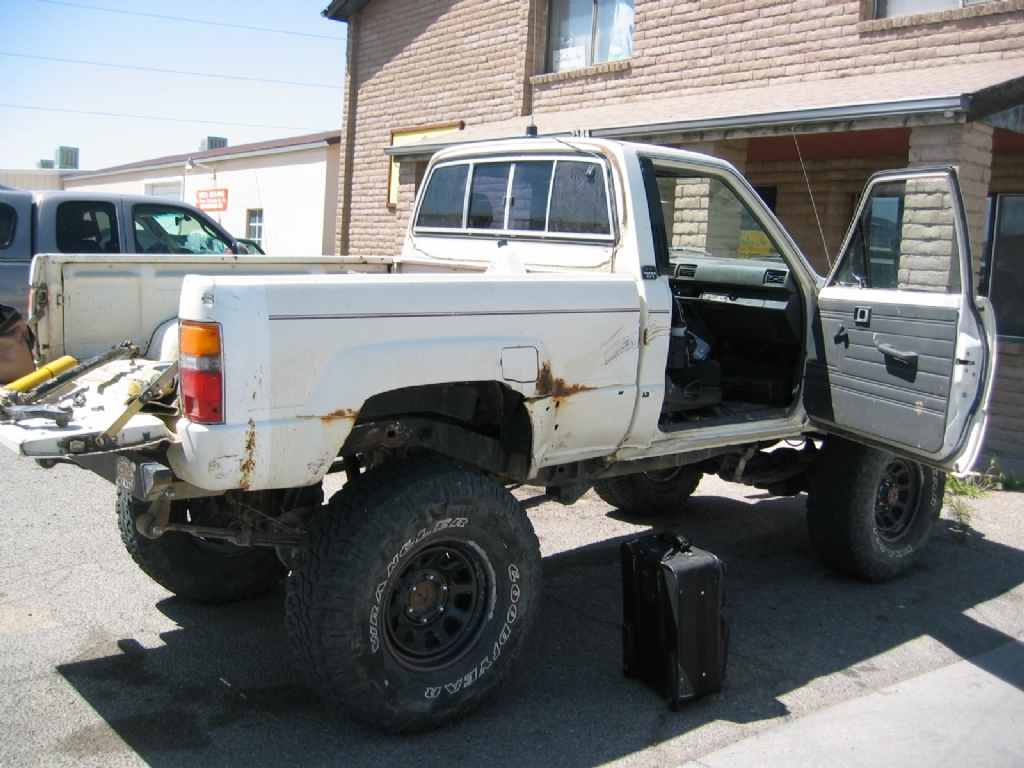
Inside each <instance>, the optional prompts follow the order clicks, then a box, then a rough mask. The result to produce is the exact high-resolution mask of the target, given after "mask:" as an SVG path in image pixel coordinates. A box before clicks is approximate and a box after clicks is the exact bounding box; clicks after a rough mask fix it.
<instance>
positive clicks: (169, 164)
mask: <svg viewBox="0 0 1024 768" xmlns="http://www.w3.org/2000/svg"><path fill="white" fill-rule="evenodd" d="M332 143H337V142H330V141H317V142H312V143H310V144H293V145H292V146H288V147H272V148H269V149H255V150H253V151H252V152H237V153H235V154H223V155H214V156H210V155H208V154H204V155H203V156H202V157H200V158H199V160H202V161H203V162H211V163H224V162H227V161H229V160H242V159H244V158H247V157H262V156H264V155H283V154H286V153H288V152H300V151H303V150H307V149H318V148H320V147H328V146H330V145H331V144H332ZM199 154H200V153H198V152H197V153H196V154H195V155H182V156H181V157H180V158H178V157H175V158H174V159H173V160H170V161H166V162H161V163H158V164H154V165H144V164H136V165H130V166H119V167H117V168H105V169H103V170H99V171H85V172H83V173H79V174H76V175H75V177H74V178H75V179H98V178H102V177H104V176H120V175H121V174H125V173H140V172H143V171H159V170H161V169H163V168H179V169H181V170H182V172H184V167H185V163H186V162H187V161H188V160H189V159H192V160H196V158H197V157H198V155H199Z"/></svg>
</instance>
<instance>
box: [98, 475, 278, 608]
mask: <svg viewBox="0 0 1024 768" xmlns="http://www.w3.org/2000/svg"><path fill="white" fill-rule="evenodd" d="M148 509H149V504H148V503H146V502H142V501H137V500H136V499H134V498H132V497H131V495H130V494H128V493H127V492H126V491H124V490H122V489H120V488H119V489H118V491H117V523H118V528H119V529H120V531H121V541H123V542H124V545H125V547H127V548H128V552H129V553H130V554H131V556H132V559H133V560H134V561H135V562H136V563H138V565H139V567H140V568H142V570H143V571H145V573H146V575H147V576H149V577H150V578H151V579H153V581H155V582H156V583H157V584H159V585H160V586H162V587H164V588H165V589H168V590H170V591H171V592H173V593H174V594H176V595H177V596H178V597H181V598H184V599H186V600H192V601H193V602H196V603H207V604H215V603H230V602H234V601H236V600H245V599H247V598H250V597H256V596H257V595H262V594H263V593H264V592H266V591H268V590H269V589H270V588H271V587H273V586H274V585H275V584H277V583H278V582H279V581H281V579H283V578H284V576H285V575H286V574H287V573H288V569H287V568H285V567H284V565H282V564H281V561H280V560H279V559H278V557H277V554H276V553H275V552H274V550H273V549H271V548H269V547H236V546H235V545H234V544H229V543H227V542H223V541H213V540H210V541H207V540H205V539H197V538H195V537H194V536H190V535H189V534H187V533H178V532H174V531H171V532H169V533H165V534H164V535H163V536H161V537H160V538H158V539H147V538H146V537H145V536H143V535H142V534H141V533H139V532H138V530H137V529H136V527H135V519H136V518H137V517H138V516H139V515H141V514H142V513H144V512H146V511H147V510H148ZM170 519H171V522H176V523H187V522H192V523H196V524H198V525H214V526H220V525H224V524H225V521H224V520H222V519H221V518H220V517H219V516H218V515H217V511H216V501H214V500H213V499H189V500H187V501H176V502H174V503H173V504H171V518H170Z"/></svg>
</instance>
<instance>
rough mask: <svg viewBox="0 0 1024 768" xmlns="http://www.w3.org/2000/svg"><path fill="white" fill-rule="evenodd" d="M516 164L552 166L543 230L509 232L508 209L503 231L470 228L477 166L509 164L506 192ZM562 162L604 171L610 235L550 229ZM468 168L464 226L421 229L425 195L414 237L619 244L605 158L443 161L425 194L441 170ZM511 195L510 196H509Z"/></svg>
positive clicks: (502, 157)
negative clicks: (588, 165)
mask: <svg viewBox="0 0 1024 768" xmlns="http://www.w3.org/2000/svg"><path fill="white" fill-rule="evenodd" d="M517 162H520V163H526V162H551V163H552V168H551V179H550V180H549V182H548V199H547V207H546V210H545V214H544V229H543V230H536V229H533V230H531V229H508V228H507V227H508V222H509V214H510V207H509V206H505V218H504V221H503V226H502V228H501V229H480V228H475V227H470V226H469V205H470V201H471V200H472V190H473V179H474V173H475V169H476V166H478V165H493V164H498V163H510V164H511V166H512V168H511V171H510V173H509V178H508V182H507V184H506V190H510V189H511V185H512V184H513V183H514V181H515V164H516V163H517ZM559 162H572V163H587V164H591V165H597V166H598V167H599V168H600V169H601V176H602V180H603V182H604V191H605V205H606V209H607V210H606V212H607V215H608V234H606V235H602V234H589V233H585V232H551V231H550V230H549V229H548V227H549V226H550V217H551V200H552V194H551V193H552V190H553V188H554V182H555V175H556V173H557V170H558V163H559ZM458 165H465V166H468V168H469V174H468V177H467V179H466V189H465V192H464V195H463V201H462V225H461V226H459V227H421V226H420V225H419V224H418V221H419V217H420V208H421V206H422V204H423V199H424V197H425V193H424V194H421V195H419V196H418V198H417V201H416V208H415V210H414V211H413V218H412V221H413V233H414V234H417V235H428V236H441V237H476V238H480V237H485V238H495V239H508V238H515V239H517V240H557V241H574V242H588V243H595V242H596V243H604V244H610V243H615V242H617V241H618V227H617V221H616V217H615V203H614V195H615V190H614V186H613V184H612V178H611V173H610V171H609V167H608V163H607V161H606V160H605V159H604V158H601V157H595V156H591V155H586V156H585V157H580V156H579V155H563V154H532V155H531V154H515V155H499V156H495V157H486V158H458V159H453V160H449V161H442V162H440V163H437V164H436V165H434V166H432V167H431V168H430V173H429V174H428V175H427V177H426V179H425V180H424V184H423V190H424V192H425V190H427V189H429V188H430V183H431V181H433V178H434V174H435V173H436V172H437V170H438V169H439V168H447V167H451V166H458ZM506 194H508V192H506Z"/></svg>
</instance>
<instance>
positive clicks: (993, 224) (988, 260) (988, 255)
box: [978, 192, 1024, 341]
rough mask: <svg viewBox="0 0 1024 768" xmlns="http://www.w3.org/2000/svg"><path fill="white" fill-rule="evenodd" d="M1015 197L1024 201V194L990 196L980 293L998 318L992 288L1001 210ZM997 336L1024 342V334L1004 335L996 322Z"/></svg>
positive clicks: (1021, 300) (1008, 193)
mask: <svg viewBox="0 0 1024 768" xmlns="http://www.w3.org/2000/svg"><path fill="white" fill-rule="evenodd" d="M1008 197H1013V198H1021V199H1024V192H1005V193H996V194H993V195H990V196H989V198H988V199H989V211H988V217H987V219H986V222H985V232H986V238H985V248H984V252H983V253H984V264H983V267H982V280H981V283H982V284H981V286H980V287H979V290H978V293H979V294H981V295H982V296H984V297H985V298H986V299H988V300H989V301H990V302H992V309H993V312H994V316H995V317H998V315H999V307H997V306H996V305H995V302H993V301H992V286H993V284H994V283H995V282H996V280H995V279H993V278H995V277H996V274H995V268H996V260H995V257H996V246H997V242H996V241H997V239H998V235H999V230H998V229H997V227H998V225H999V221H1000V218H999V217H1000V209H1001V207H1002V203H1003V200H1004V198H1008ZM1021 258H1024V253H1022V254H1021ZM1019 301H1020V302H1021V303H1022V304H1024V297H1021V298H1020V299H1019ZM996 335H997V337H998V338H999V339H1006V340H1009V341H1024V333H1022V334H1009V333H1003V332H1002V329H1000V327H999V323H998V322H996Z"/></svg>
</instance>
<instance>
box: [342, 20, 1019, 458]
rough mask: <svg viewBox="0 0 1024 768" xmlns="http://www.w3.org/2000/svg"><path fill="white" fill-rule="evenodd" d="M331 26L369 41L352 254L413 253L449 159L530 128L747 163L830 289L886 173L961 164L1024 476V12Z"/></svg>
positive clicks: (353, 83) (348, 137) (347, 151)
mask: <svg viewBox="0 0 1024 768" xmlns="http://www.w3.org/2000/svg"><path fill="white" fill-rule="evenodd" d="M324 14H325V15H326V16H328V17H330V18H333V19H336V20H339V21H344V22H347V23H348V25H349V36H348V62H347V65H348V69H347V90H346V95H345V99H346V103H345V110H346V113H345V127H344V135H343V147H342V156H341V160H340V168H339V208H338V211H339V213H338V237H337V241H336V248H337V251H338V252H339V253H359V254H379V255H388V254H393V253H396V252H398V251H399V250H400V248H401V242H402V237H403V233H404V229H405V226H406V223H407V221H408V216H409V213H410V209H411V206H412V203H413V199H414V196H415V193H416V185H417V184H418V182H419V181H420V180H421V178H422V173H423V170H424V167H425V163H426V161H427V160H428V159H429V157H430V156H431V154H432V153H433V152H434V151H436V149H437V148H439V147H440V146H443V145H444V144H446V143H450V142H455V141H476V140H482V139H487V138H497V137H509V136H518V135H522V134H523V133H525V129H526V127H527V125H529V124H533V125H535V126H536V127H537V129H538V132H539V133H540V134H541V135H550V134H554V135H558V134H568V133H570V132H572V131H588V132H589V133H590V134H591V135H594V136H604V137H611V138H627V139H631V140H636V141H646V142H654V143H659V144H667V145H672V146H679V147H684V148H687V149H695V150H698V151H703V152H706V153H708V154H712V155H716V156H719V157H722V158H725V159H727V160H729V161H730V162H732V163H733V164H734V165H736V166H737V167H738V168H739V169H740V170H741V171H743V172H744V173H745V174H746V175H747V177H748V178H749V179H750V181H751V182H752V183H753V184H754V185H755V186H756V187H757V188H758V190H759V191H760V192H761V193H762V196H763V197H764V198H765V199H766V200H767V201H768V202H769V205H771V206H772V207H773V209H774V210H775V212H776V213H777V215H778V216H779V218H780V219H781V220H782V222H783V223H784V224H785V225H786V227H787V228H788V229H789V231H790V232H791V233H792V234H793V235H794V238H795V239H796V241H797V242H798V244H799V245H800V246H801V248H802V249H803V251H804V253H805V254H806V255H807V256H808V258H809V259H810V260H811V262H812V263H813V264H814V265H815V266H816V268H817V269H818V270H819V271H820V272H822V273H825V272H827V270H828V267H829V259H830V258H832V257H834V256H835V255H836V252H837V251H838V249H839V247H840V243H841V240H842V238H843V235H844V234H845V231H846V227H847V225H848V223H849V220H850V217H851V216H852V214H853V209H854V205H855V203H856V199H857V195H858V193H859V191H860V189H861V188H862V186H863V184H864V182H865V181H866V180H867V178H868V177H869V176H870V175H871V173H873V172H874V171H876V170H880V169H883V168H892V167H903V166H916V165H934V164H953V165H956V166H958V168H959V171H960V178H961V183H962V185H963V192H964V197H965V202H966V205H967V209H968V213H969V222H970V227H971V244H972V252H973V257H974V263H975V272H976V284H977V285H978V288H979V290H980V291H981V292H984V293H987V294H989V295H990V297H991V298H992V299H993V301H994V302H995V304H996V311H997V317H998V321H999V328H1000V343H999V355H1000V364H999V369H998V371H997V384H996V392H995V394H994V403H993V407H992V414H993V418H992V420H991V422H990V430H989V435H988V439H987V444H986V453H987V454H988V456H989V457H994V458H996V459H997V460H998V463H999V464H1000V465H1001V466H1002V467H1003V468H1004V469H1006V470H1007V471H1014V472H1022V471H1024V290H1018V288H1017V286H1019V287H1020V288H1021V289H1024V124H1022V120H1024V0H987V1H986V0H877V1H876V0H852V2H841V1H840V0H791V1H789V2H780V1H778V0H745V1H744V2H740V1H738V0H417V2H415V3H410V2H408V0H334V2H333V3H332V4H331V5H330V6H329V7H328V8H327V9H326V10H325V11H324ZM819 220H820V222H821V226H820V227H819V224H818V221H819ZM989 233H991V236H989ZM988 241H991V242H988ZM990 254H991V256H990Z"/></svg>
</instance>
